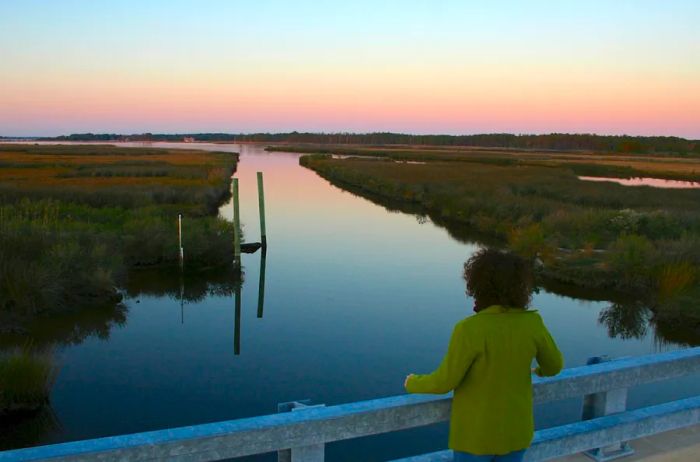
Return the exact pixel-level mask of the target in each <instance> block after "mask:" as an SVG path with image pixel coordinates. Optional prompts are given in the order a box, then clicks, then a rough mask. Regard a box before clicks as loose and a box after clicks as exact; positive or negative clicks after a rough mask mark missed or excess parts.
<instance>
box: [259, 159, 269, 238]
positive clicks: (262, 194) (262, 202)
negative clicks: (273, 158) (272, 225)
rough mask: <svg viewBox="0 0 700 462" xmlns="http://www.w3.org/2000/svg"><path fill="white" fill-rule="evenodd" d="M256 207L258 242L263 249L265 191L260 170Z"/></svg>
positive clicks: (264, 235) (265, 236)
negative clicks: (258, 230) (257, 214)
mask: <svg viewBox="0 0 700 462" xmlns="http://www.w3.org/2000/svg"><path fill="white" fill-rule="evenodd" d="M258 208H259V209H260V243H261V244H262V246H263V249H264V248H265V247H267V232H266V231H265V191H264V189H263V174H262V172H258Z"/></svg>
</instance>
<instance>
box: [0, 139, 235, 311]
mask: <svg viewBox="0 0 700 462" xmlns="http://www.w3.org/2000/svg"><path fill="white" fill-rule="evenodd" d="M236 160H237V158H236V156H234V155H231V154H228V153H215V152H214V153H209V152H204V151H184V150H183V151H180V150H163V149H140V148H134V149H131V148H117V147H114V146H26V145H6V146H3V145H0V162H5V164H8V163H11V164H12V165H13V167H12V168H1V167H0V321H2V319H5V318H7V316H6V315H8V313H10V314H12V316H13V317H14V319H17V318H18V317H20V318H21V317H25V318H28V317H31V316H35V315H37V314H47V313H56V312H65V311H71V310H76V309H79V308H82V307H85V306H98V305H103V304H112V305H113V304H114V303H115V302H118V301H119V299H120V296H119V294H118V293H117V291H116V289H115V287H116V286H119V285H121V284H123V283H124V281H125V275H126V273H127V271H128V269H129V268H143V267H153V266H160V267H162V266H172V265H177V263H178V261H179V250H178V242H177V241H178V238H177V216H178V214H180V213H182V214H183V216H184V220H183V228H184V233H183V234H184V236H183V247H184V248H185V249H186V253H185V255H186V260H185V261H186V264H187V266H188V268H189V269H196V268H210V267H214V266H217V265H222V264H225V263H226V262H230V261H231V259H232V257H233V244H232V239H231V236H232V235H233V228H232V224H230V223H228V222H227V221H225V220H223V219H220V218H218V217H217V216H216V213H217V210H218V206H219V204H221V203H222V202H223V201H224V200H226V199H227V198H228V197H229V195H230V192H229V187H230V178H231V175H232V173H233V172H234V171H235V167H236ZM19 164H22V165H24V166H25V167H26V168H17V167H16V166H17V165H19ZM56 165H60V167H59V168H57V167H55V166H56Z"/></svg>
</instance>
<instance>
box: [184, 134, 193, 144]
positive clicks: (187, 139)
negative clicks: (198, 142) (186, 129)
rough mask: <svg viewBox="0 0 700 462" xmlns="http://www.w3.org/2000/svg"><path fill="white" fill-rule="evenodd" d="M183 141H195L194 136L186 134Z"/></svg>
mask: <svg viewBox="0 0 700 462" xmlns="http://www.w3.org/2000/svg"><path fill="white" fill-rule="evenodd" d="M182 141H184V142H185V143H194V136H185V137H184V138H182Z"/></svg>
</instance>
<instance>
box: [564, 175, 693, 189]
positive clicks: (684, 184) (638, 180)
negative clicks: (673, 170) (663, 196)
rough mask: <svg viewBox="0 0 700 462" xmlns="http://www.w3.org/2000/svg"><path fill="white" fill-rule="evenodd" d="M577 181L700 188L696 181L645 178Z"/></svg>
mask: <svg viewBox="0 0 700 462" xmlns="http://www.w3.org/2000/svg"><path fill="white" fill-rule="evenodd" d="M578 179H579V180H583V181H607V182H612V183H617V184H621V185H623V186H651V187H652V188H666V189H698V188H700V182H697V181H684V180H664V179H662V178H646V177H635V178H612V177H602V176H579V177H578Z"/></svg>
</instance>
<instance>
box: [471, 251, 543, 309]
mask: <svg viewBox="0 0 700 462" xmlns="http://www.w3.org/2000/svg"><path fill="white" fill-rule="evenodd" d="M464 280H465V281H466V282H467V294H469V295H471V296H472V297H474V301H475V303H474V311H477V312H478V311H481V310H483V309H484V308H488V307H489V306H492V305H501V306H508V307H513V308H526V307H527V305H528V304H529V303H530V297H531V294H532V288H533V284H534V276H533V271H532V263H531V262H529V261H528V260H525V259H524V258H521V257H519V256H517V255H515V254H513V253H510V252H504V251H501V250H495V249H481V250H479V251H478V252H476V253H475V254H474V255H472V256H471V258H469V260H467V262H466V263H465V264H464Z"/></svg>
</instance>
